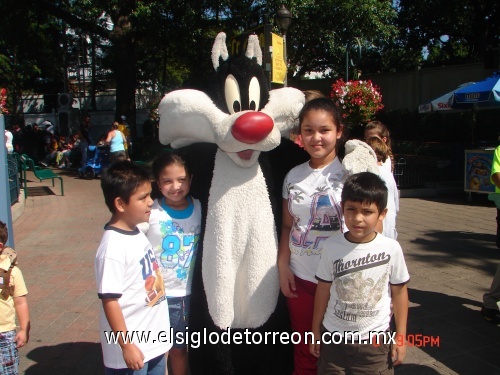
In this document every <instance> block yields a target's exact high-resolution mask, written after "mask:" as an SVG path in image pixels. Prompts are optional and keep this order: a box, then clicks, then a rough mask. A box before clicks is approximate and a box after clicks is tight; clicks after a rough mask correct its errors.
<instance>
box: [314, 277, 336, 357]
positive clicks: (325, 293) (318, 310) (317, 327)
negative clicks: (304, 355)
mask: <svg viewBox="0 0 500 375" xmlns="http://www.w3.org/2000/svg"><path fill="white" fill-rule="evenodd" d="M330 287H331V283H325V282H323V281H318V286H317V287H316V294H315V296H314V312H313V320H312V329H311V330H312V333H313V335H314V342H313V343H309V351H310V352H311V354H312V355H313V356H315V357H316V358H318V357H319V349H320V346H321V344H318V342H321V323H322V322H323V317H324V316H325V312H326V308H327V306H328V301H329V300H330Z"/></svg>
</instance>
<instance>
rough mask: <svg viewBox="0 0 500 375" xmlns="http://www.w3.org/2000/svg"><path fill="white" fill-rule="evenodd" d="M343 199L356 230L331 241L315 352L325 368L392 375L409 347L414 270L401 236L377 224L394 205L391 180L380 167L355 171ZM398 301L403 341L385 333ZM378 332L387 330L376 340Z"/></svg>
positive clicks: (323, 265) (318, 299)
mask: <svg viewBox="0 0 500 375" xmlns="http://www.w3.org/2000/svg"><path fill="white" fill-rule="evenodd" d="M341 205H342V210H343V214H344V220H345V225H346V226H347V228H348V230H349V231H348V232H346V233H343V234H339V235H337V236H335V237H332V238H330V239H328V240H326V241H325V243H324V246H323V253H322V255H321V260H320V263H319V267H318V270H317V272H316V278H317V279H318V281H319V282H318V287H317V289H316V295H315V299H314V315H313V324H312V332H313V334H314V340H315V343H312V344H310V345H309V348H310V352H311V354H313V355H314V356H316V357H319V367H318V374H343V373H346V372H347V373H350V372H356V373H359V374H374V373H377V374H378V373H379V372H380V373H384V374H386V373H387V374H392V373H394V368H393V366H394V365H398V364H400V363H401V362H402V361H403V359H404V357H405V354H406V346H405V344H404V338H405V337H406V323H407V317H408V290H407V287H406V283H408V281H409V279H410V276H409V274H408V270H407V268H406V264H405V261H404V257H403V251H402V250H401V246H400V245H399V243H398V242H397V241H395V240H392V239H390V238H387V237H384V236H383V235H382V234H379V233H377V232H376V230H375V229H376V227H377V224H379V222H381V221H382V220H383V219H384V217H385V214H386V212H387V208H386V205H387V187H386V186H385V184H384V181H383V180H382V179H381V178H380V177H379V176H377V175H375V174H373V173H369V172H363V173H358V174H355V175H352V176H351V177H349V178H348V179H347V180H346V182H345V184H344V188H343V190H342V203H341ZM391 303H392V305H393V308H392V311H393V312H394V318H395V323H396V338H397V339H396V342H397V345H395V347H392V346H391V345H390V340H389V339H388V333H385V332H387V331H389V323H390V320H391V316H392V313H391ZM374 332H379V333H380V335H381V336H380V335H375V336H376V337H372V341H370V337H371V336H372V335H373V333H374ZM384 336H385V337H384ZM377 337H378V339H377ZM332 339H333V340H332ZM332 341H334V342H332ZM339 342H340V343H339Z"/></svg>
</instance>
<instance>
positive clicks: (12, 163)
mask: <svg viewBox="0 0 500 375" xmlns="http://www.w3.org/2000/svg"><path fill="white" fill-rule="evenodd" d="M19 160H20V159H19V155H18V154H17V153H15V152H14V153H12V154H7V169H8V175H9V191H10V205H11V206H12V205H13V204H14V203H16V202H18V201H19V192H20V190H21V184H20V181H21V180H20V178H19V163H20V161H19Z"/></svg>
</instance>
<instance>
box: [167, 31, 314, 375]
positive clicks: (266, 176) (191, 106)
mask: <svg viewBox="0 0 500 375" xmlns="http://www.w3.org/2000/svg"><path fill="white" fill-rule="evenodd" d="M225 39H226V36H225V34H224V33H220V34H219V35H218V36H217V38H216V40H215V43H214V46H213V49H212V62H213V65H214V68H215V70H216V74H217V90H216V92H217V94H216V95H215V96H214V98H213V99H212V98H210V97H209V96H208V95H207V94H205V93H204V92H201V91H197V90H178V91H173V92H171V93H169V94H167V95H166V96H165V97H164V98H163V99H162V101H161V103H160V105H159V114H160V129H159V137H160V142H161V143H163V144H170V145H171V147H173V148H176V149H177V148H181V150H182V151H183V152H184V153H185V154H186V156H187V158H188V160H189V161H190V163H191V166H192V170H193V176H194V177H193V182H192V186H191V192H192V194H193V195H194V196H195V197H197V198H198V199H200V201H201V203H202V207H203V223H202V226H203V228H204V230H203V233H202V236H201V238H200V242H199V247H198V250H197V255H196V259H195V265H194V270H193V285H192V294H191V308H190V317H189V330H190V333H191V337H192V338H195V339H196V338H199V342H194V341H193V340H192V341H191V343H190V347H189V363H190V370H191V373H192V374H193V375H198V374H214V375H225V374H227V375H233V374H234V375H240V374H252V375H256V374H258V375H262V374H291V372H292V367H293V348H292V345H291V342H290V341H289V338H290V333H291V331H290V322H289V317H288V311H287V309H286V302H285V299H284V297H283V295H282V294H280V289H279V278H278V268H277V254H278V238H279V237H278V230H279V229H280V222H281V207H280V204H281V187H282V183H283V178H284V176H285V174H286V173H287V172H288V171H289V170H290V169H291V168H292V167H293V166H295V165H297V164H299V163H300V162H304V161H305V160H307V154H305V152H303V150H301V149H300V148H299V147H298V146H296V145H295V144H293V143H292V142H290V141H289V140H288V139H285V138H282V137H287V138H288V136H289V134H290V131H291V130H292V128H293V126H294V123H295V121H296V118H297V115H298V113H299V112H300V109H301V108H302V106H303V105H304V94H303V93H302V92H301V91H299V90H297V89H294V88H281V89H276V90H271V91H269V90H268V82H267V80H266V77H265V74H264V71H263V69H262V51H261V48H260V46H259V42H258V38H257V36H255V35H252V36H250V37H249V39H248V45H247V49H246V53H245V56H231V57H230V56H229V55H228V52H227V47H226V41H225ZM214 332H215V333H217V334H218V335H215V334H214ZM211 333H212V334H211ZM223 333H224V334H223ZM229 334H230V335H231V340H230V341H229V339H228V337H229ZM210 338H211V339H212V340H211V341H212V343H209V339H210ZM280 338H281V339H282V338H285V340H281V341H280ZM204 340H206V342H204ZM265 340H267V344H265ZM287 340H288V341H289V343H286V341H287ZM196 341H198V340H196ZM217 341H218V342H217Z"/></svg>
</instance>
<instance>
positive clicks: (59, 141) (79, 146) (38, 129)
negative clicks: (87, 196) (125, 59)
mask: <svg viewBox="0 0 500 375" xmlns="http://www.w3.org/2000/svg"><path fill="white" fill-rule="evenodd" d="M126 121H127V119H126V117H125V116H121V118H120V121H114V122H113V123H112V124H110V126H109V127H105V126H94V124H93V123H92V120H91V116H90V115H89V114H85V115H83V116H82V121H81V124H80V126H79V127H78V130H77V131H75V132H70V134H68V135H61V134H60V133H59V131H58V128H57V127H56V126H55V125H54V124H52V123H51V122H50V121H48V120H45V121H43V122H42V123H41V124H38V123H35V122H34V123H31V124H26V125H24V124H23V125H22V126H21V125H19V124H17V123H14V124H11V125H7V126H6V128H5V146H6V148H7V152H8V153H9V154H10V153H13V152H16V153H18V154H20V155H21V154H25V155H27V156H28V157H29V158H31V159H33V160H34V161H35V163H37V164H38V165H39V166H41V167H44V168H46V167H53V168H61V169H64V168H70V167H82V166H85V163H86V161H87V155H88V149H89V146H101V147H107V148H109V149H110V150H109V153H110V155H111V156H113V160H112V161H114V160H115V159H117V160H118V159H119V160H121V159H127V158H129V156H130V153H131V134H130V129H129V127H128V124H127V122H126ZM149 125H151V124H149V119H148V120H146V122H145V134H144V138H145V139H150V138H151V137H152V135H151V134H150V133H156V132H155V130H156V126H154V125H155V124H153V125H152V126H149ZM150 128H153V131H151V130H150ZM112 161H111V162H112Z"/></svg>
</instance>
